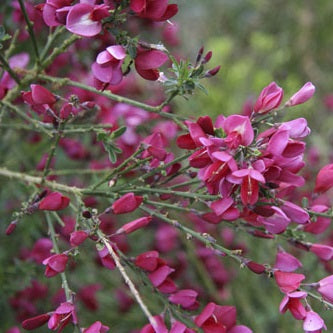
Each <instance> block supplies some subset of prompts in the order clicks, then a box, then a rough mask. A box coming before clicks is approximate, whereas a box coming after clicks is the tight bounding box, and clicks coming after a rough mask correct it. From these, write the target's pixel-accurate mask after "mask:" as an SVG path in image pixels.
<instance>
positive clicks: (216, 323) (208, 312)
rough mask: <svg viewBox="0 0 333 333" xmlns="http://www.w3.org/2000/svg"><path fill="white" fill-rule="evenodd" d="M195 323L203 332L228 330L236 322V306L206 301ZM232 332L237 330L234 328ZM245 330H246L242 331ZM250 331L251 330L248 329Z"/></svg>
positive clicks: (222, 332)
mask: <svg viewBox="0 0 333 333" xmlns="http://www.w3.org/2000/svg"><path fill="white" fill-rule="evenodd" d="M194 322H195V324H196V325H197V326H199V327H200V328H201V329H202V330H203V331H204V332H207V333H208V332H219V333H227V332H230V331H229V330H231V328H235V324H236V308H235V307H233V306H221V305H216V304H215V303H212V302H211V303H208V304H207V305H206V307H205V308H204V309H203V310H202V311H201V314H199V315H198V316H197V317H196V318H195V320H194ZM234 332H237V331H236V330H235V331H234ZM244 332H246V331H244ZM249 332H251V331H249Z"/></svg>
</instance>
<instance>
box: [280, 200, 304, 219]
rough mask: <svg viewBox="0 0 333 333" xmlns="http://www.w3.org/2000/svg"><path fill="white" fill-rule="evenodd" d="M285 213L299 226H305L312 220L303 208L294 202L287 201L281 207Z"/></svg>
mask: <svg viewBox="0 0 333 333" xmlns="http://www.w3.org/2000/svg"><path fill="white" fill-rule="evenodd" d="M281 209H282V210H283V211H284V213H285V214H286V215H287V216H288V217H289V218H290V219H291V220H292V221H293V222H296V223H299V224H305V223H306V222H308V221H309V220H310V216H309V214H308V213H307V212H306V211H305V210H304V209H302V208H301V207H299V206H297V205H295V204H293V203H292V202H289V201H285V202H284V203H283V205H282V206H281Z"/></svg>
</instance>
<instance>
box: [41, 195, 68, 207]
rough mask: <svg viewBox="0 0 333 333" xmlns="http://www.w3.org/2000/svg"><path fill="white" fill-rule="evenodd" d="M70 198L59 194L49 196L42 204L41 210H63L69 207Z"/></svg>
mask: <svg viewBox="0 0 333 333" xmlns="http://www.w3.org/2000/svg"><path fill="white" fill-rule="evenodd" d="M69 201H70V200H69V198H67V197H66V196H64V195H62V194H61V193H59V192H52V193H50V194H48V195H47V196H46V197H45V198H44V199H43V200H42V201H41V202H40V203H39V206H38V208H39V209H40V210H62V209H65V208H66V207H67V206H68V205H69Z"/></svg>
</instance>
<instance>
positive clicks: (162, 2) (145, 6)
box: [130, 0, 178, 21]
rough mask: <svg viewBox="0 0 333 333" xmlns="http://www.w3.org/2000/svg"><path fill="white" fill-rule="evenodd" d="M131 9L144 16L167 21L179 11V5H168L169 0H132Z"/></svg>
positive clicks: (153, 19)
mask: <svg viewBox="0 0 333 333" xmlns="http://www.w3.org/2000/svg"><path fill="white" fill-rule="evenodd" d="M130 7H131V9H132V10H133V11H134V12H135V13H136V14H137V15H138V16H139V17H142V18H147V19H150V20H152V21H166V20H169V19H170V18H171V17H173V16H175V15H176V14H177V12H178V6H177V5H174V4H172V5H168V0H131V2H130Z"/></svg>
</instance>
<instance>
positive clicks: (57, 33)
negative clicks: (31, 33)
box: [40, 26, 66, 61]
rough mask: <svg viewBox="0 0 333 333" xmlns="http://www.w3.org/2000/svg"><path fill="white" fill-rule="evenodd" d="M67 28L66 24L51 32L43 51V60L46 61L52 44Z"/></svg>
mask: <svg viewBox="0 0 333 333" xmlns="http://www.w3.org/2000/svg"><path fill="white" fill-rule="evenodd" d="M65 30H66V28H65V26H59V27H57V28H56V29H55V31H54V32H53V33H52V34H49V36H48V38H47V42H46V45H45V47H44V49H43V51H42V53H41V56H40V58H41V60H42V61H44V60H45V58H46V56H47V54H48V52H49V51H50V49H51V46H52V44H53V42H54V41H55V40H56V39H57V38H58V36H60V35H61V34H62V33H64V32H65Z"/></svg>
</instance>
